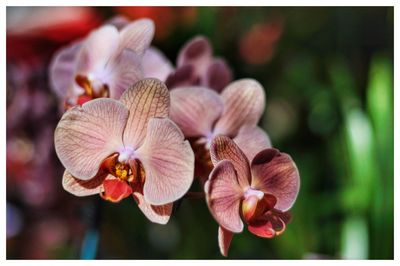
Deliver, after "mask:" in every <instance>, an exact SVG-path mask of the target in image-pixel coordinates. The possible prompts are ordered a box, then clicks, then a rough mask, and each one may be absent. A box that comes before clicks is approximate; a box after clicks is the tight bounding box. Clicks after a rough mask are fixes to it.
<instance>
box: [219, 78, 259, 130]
mask: <svg viewBox="0 0 400 266" xmlns="http://www.w3.org/2000/svg"><path fill="white" fill-rule="evenodd" d="M221 96H222V98H223V100H224V113H223V114H222V117H221V119H219V120H218V122H217V124H216V125H215V132H216V133H219V134H224V135H228V136H235V135H236V134H237V133H238V131H239V129H240V127H241V126H243V125H247V124H249V125H256V124H257V122H258V120H259V119H260V117H261V115H262V113H263V112H264V107H265V93H264V89H263V87H262V86H261V84H260V83H258V82H257V81H256V80H253V79H241V80H238V81H235V82H232V83H231V84H229V85H228V87H226V88H225V89H224V90H223V91H222V93H221Z"/></svg>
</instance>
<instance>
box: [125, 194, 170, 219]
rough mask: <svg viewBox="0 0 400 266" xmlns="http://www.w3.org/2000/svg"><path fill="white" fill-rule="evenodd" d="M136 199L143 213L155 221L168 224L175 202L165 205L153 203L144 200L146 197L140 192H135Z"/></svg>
mask: <svg viewBox="0 0 400 266" xmlns="http://www.w3.org/2000/svg"><path fill="white" fill-rule="evenodd" d="M133 195H134V199H135V201H136V203H137V204H138V206H139V209H140V210H141V211H142V212H143V214H144V215H145V216H146V217H147V219H149V220H150V221H151V222H153V223H158V224H166V223H168V221H169V218H170V217H171V213H172V206H173V205H174V204H173V203H168V204H165V205H159V206H155V205H151V204H149V203H147V202H146V201H145V200H144V197H143V195H142V194H140V193H139V192H134V193H133Z"/></svg>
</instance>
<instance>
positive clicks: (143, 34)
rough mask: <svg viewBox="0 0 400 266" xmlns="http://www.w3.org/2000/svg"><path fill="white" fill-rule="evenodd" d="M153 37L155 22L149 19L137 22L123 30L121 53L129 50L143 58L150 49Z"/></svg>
mask: <svg viewBox="0 0 400 266" xmlns="http://www.w3.org/2000/svg"><path fill="white" fill-rule="evenodd" d="M153 37H154V22H153V21H152V20H150V19H147V18H143V19H138V20H135V21H133V22H131V23H129V24H128V25H126V26H125V27H124V28H122V30H121V32H120V44H119V52H122V51H123V50H124V49H129V50H132V51H134V52H135V53H136V54H138V55H140V56H141V55H143V53H144V51H145V50H146V49H147V48H148V47H149V45H150V43H151V40H152V39H153Z"/></svg>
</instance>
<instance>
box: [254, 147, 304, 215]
mask: <svg viewBox="0 0 400 266" xmlns="http://www.w3.org/2000/svg"><path fill="white" fill-rule="evenodd" d="M251 172H252V175H253V178H252V182H251V187H252V188H254V189H259V190H261V191H263V192H264V193H268V194H272V195H273V196H275V197H276V199H277V203H276V205H275V209H277V210H280V211H287V210H288V209H290V208H291V207H292V205H293V203H294V202H295V200H296V198H297V194H298V193H299V189H300V175H299V171H298V170H297V167H296V164H295V163H294V161H293V160H292V158H291V157H290V156H289V155H288V154H286V153H281V152H279V151H278V150H277V149H266V150H263V151H261V152H260V153H258V154H257V155H256V156H255V157H254V159H253V161H252V163H251Z"/></svg>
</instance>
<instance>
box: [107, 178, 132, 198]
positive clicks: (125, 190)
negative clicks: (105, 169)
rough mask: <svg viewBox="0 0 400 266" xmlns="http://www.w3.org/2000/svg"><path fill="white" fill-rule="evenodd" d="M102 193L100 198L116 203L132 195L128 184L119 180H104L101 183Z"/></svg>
mask: <svg viewBox="0 0 400 266" xmlns="http://www.w3.org/2000/svg"><path fill="white" fill-rule="evenodd" d="M103 187H104V192H103V193H101V194H100V196H101V197H102V198H103V199H105V200H108V201H111V202H114V203H117V202H120V201H121V200H123V199H125V198H127V197H128V196H129V195H131V194H132V192H133V191H132V188H131V187H130V186H129V184H128V183H126V182H125V181H122V180H120V179H117V178H115V179H106V180H104V182H103Z"/></svg>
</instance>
